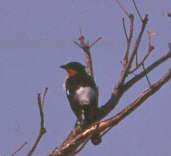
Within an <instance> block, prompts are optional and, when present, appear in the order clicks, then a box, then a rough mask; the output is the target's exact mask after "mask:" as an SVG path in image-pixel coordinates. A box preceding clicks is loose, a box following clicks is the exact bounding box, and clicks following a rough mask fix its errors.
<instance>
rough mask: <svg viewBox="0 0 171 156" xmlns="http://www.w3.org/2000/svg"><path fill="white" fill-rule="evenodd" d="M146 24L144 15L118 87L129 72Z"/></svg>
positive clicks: (146, 19) (146, 17) (146, 18)
mask: <svg viewBox="0 0 171 156" xmlns="http://www.w3.org/2000/svg"><path fill="white" fill-rule="evenodd" d="M147 22H148V15H146V16H145V18H144V20H143V23H142V26H141V30H140V33H139V35H138V37H137V40H136V43H135V47H134V49H133V51H132V54H131V56H130V58H129V61H128V63H127V66H126V67H125V68H124V69H123V71H122V75H121V79H120V83H119V85H122V84H123V83H124V81H125V79H126V77H127V75H128V72H129V70H130V68H131V65H132V62H133V60H134V57H135V55H136V53H137V50H138V48H139V45H140V42H141V38H142V35H143V33H144V30H145V27H146V25H147Z"/></svg>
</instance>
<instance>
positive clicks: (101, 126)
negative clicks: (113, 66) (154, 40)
mask: <svg viewBox="0 0 171 156" xmlns="http://www.w3.org/2000/svg"><path fill="white" fill-rule="evenodd" d="M170 79H171V69H170V70H169V71H168V72H167V73H166V74H165V75H164V76H163V77H162V78H161V79H160V80H159V81H157V82H156V83H154V84H153V85H152V87H150V88H148V89H145V90H144V91H143V92H142V93H141V95H140V96H139V97H138V98H137V99H136V100H135V101H134V102H132V103H131V104H129V105H128V106H126V107H125V108H124V109H123V110H122V111H121V112H119V113H118V114H116V115H115V116H114V117H112V118H109V119H107V120H105V121H101V122H98V123H94V124H93V125H91V126H90V127H89V128H87V129H86V130H83V129H82V130H81V128H80V127H76V128H75V132H79V133H75V134H74V135H73V137H72V138H70V140H69V142H68V144H66V143H65V144H62V145H61V146H60V148H56V149H55V150H54V151H53V152H52V153H50V154H49V156H66V155H70V152H71V151H72V152H73V151H77V148H78V147H79V146H80V145H81V144H82V143H83V142H85V140H86V139H87V138H89V139H90V138H91V136H92V135H93V134H94V133H95V132H96V133H102V132H103V131H105V130H106V129H108V128H109V127H113V126H116V125H117V124H118V123H119V122H120V121H122V120H123V119H124V118H125V117H126V116H128V115H129V114H130V113H132V112H133V111H134V110H135V109H136V108H137V107H139V106H140V105H141V104H142V103H143V102H144V101H145V100H146V99H148V98H149V97H150V96H152V95H153V94H154V93H156V92H157V91H158V90H159V89H160V88H161V87H162V86H163V85H164V84H165V83H167V82H168V81H169V80H170ZM78 129H79V131H78Z"/></svg>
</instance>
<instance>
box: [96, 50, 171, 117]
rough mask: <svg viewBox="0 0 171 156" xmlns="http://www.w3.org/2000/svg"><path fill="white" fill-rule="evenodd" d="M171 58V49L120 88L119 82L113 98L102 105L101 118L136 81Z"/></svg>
mask: <svg viewBox="0 0 171 156" xmlns="http://www.w3.org/2000/svg"><path fill="white" fill-rule="evenodd" d="M169 58H171V51H169V52H168V53H167V54H165V55H164V56H162V57H161V58H159V59H158V60H156V61H155V62H154V63H152V64H151V65H149V66H148V67H147V68H146V70H145V71H142V72H141V73H139V74H137V75H136V76H134V77H133V78H132V79H131V80H129V81H128V82H126V83H125V84H124V85H123V86H121V87H120V88H118V85H119V83H118V84H117V85H116V87H115V89H114V91H113V93H112V96H111V98H110V99H109V100H108V102H107V103H106V104H104V105H103V106H101V107H100V109H99V112H100V113H99V118H98V119H99V120H101V119H103V118H104V117H105V116H106V115H107V114H109V113H110V112H111V111H112V110H113V109H114V108H115V107H116V105H117V104H118V103H119V100H120V98H121V97H122V95H123V94H124V93H125V92H126V91H127V90H128V89H130V88H131V87H132V86H133V85H134V84H135V83H136V82H138V81H139V80H141V79H142V78H143V77H145V75H146V74H148V73H150V72H151V71H152V70H154V69H155V68H157V67H158V66H159V65H160V64H162V63H164V62H165V61H166V60H168V59H169Z"/></svg>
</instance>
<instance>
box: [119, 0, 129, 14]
mask: <svg viewBox="0 0 171 156" xmlns="http://www.w3.org/2000/svg"><path fill="white" fill-rule="evenodd" d="M116 2H117V3H118V5H119V7H120V8H121V9H122V11H123V12H124V13H125V14H126V15H127V16H128V17H129V13H128V11H127V10H126V9H125V8H124V7H123V6H122V4H121V3H120V1H119V0H116Z"/></svg>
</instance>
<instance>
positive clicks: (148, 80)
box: [142, 63, 152, 87]
mask: <svg viewBox="0 0 171 156" xmlns="http://www.w3.org/2000/svg"><path fill="white" fill-rule="evenodd" d="M142 67H143V70H144V71H145V77H146V79H147V82H148V84H149V86H150V87H151V86H152V85H151V82H150V79H149V78H148V76H147V72H146V68H145V65H144V63H143V64H142Z"/></svg>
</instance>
